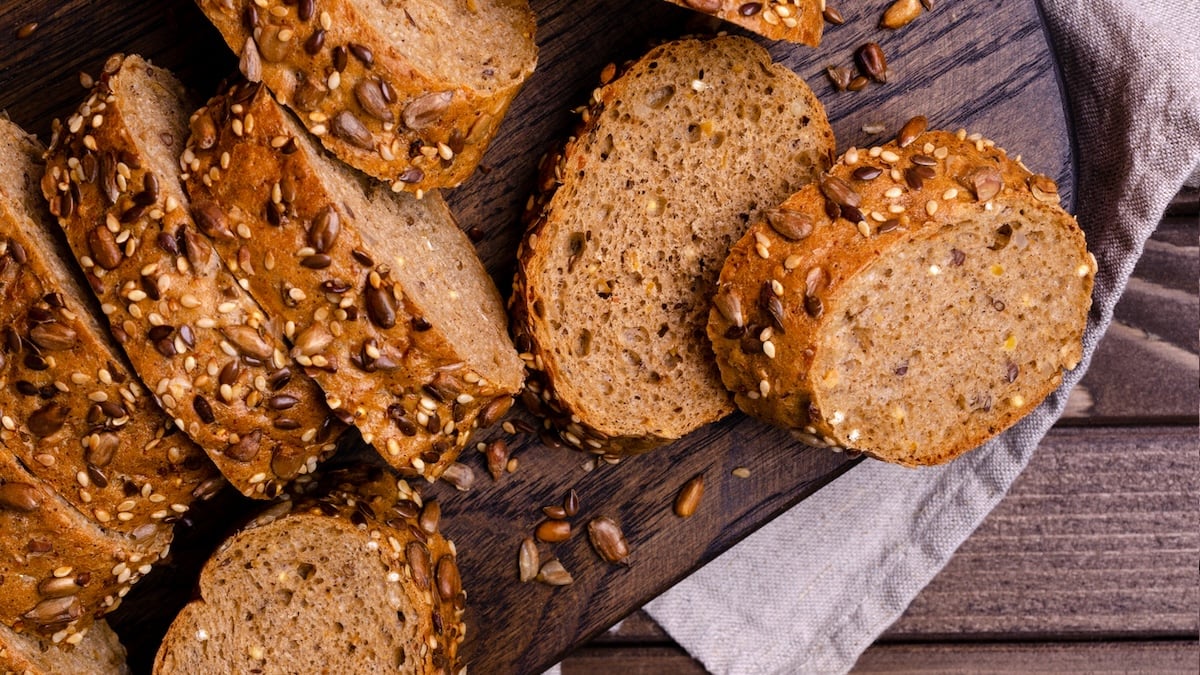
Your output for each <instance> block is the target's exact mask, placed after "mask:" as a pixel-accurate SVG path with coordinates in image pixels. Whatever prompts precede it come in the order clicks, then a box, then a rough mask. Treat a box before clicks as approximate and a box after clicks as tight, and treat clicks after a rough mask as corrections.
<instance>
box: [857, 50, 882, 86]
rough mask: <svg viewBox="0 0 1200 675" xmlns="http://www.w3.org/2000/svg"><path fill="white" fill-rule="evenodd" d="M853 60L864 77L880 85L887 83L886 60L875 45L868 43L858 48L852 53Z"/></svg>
mask: <svg viewBox="0 0 1200 675" xmlns="http://www.w3.org/2000/svg"><path fill="white" fill-rule="evenodd" d="M854 59H855V61H857V62H858V67H859V68H861V69H862V72H863V74H864V75H866V76H867V77H870V78H871V79H872V80H875V81H876V82H879V83H880V84H883V83H886V82H887V58H886V57H885V56H884V55H883V49H881V48H880V47H879V45H878V44H877V43H874V42H868V43H866V44H864V45H863V46H861V47H859V48H858V49H857V50H856V51H855V52H854Z"/></svg>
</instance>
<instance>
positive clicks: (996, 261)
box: [708, 118, 1096, 465]
mask: <svg viewBox="0 0 1200 675" xmlns="http://www.w3.org/2000/svg"><path fill="white" fill-rule="evenodd" d="M923 129H924V122H923V118H919V119H916V120H914V121H913V122H910V123H909V124H908V125H905V130H904V131H902V132H901V135H900V137H898V139H897V141H896V142H892V143H888V144H886V145H883V146H879V147H873V148H870V149H869V150H865V149H864V150H859V149H850V150H848V151H847V152H846V153H845V155H843V157H842V158H841V160H840V161H839V162H838V163H837V165H836V166H835V167H834V168H833V169H831V170H830V171H829V173H828V174H827V175H826V176H823V177H822V178H821V180H820V181H819V183H817V184H813V185H809V186H807V187H805V188H803V189H801V190H800V191H799V192H798V193H796V194H795V195H793V196H791V197H790V198H788V199H787V201H785V202H783V204H782V205H781V206H780V207H779V208H778V209H775V210H773V211H770V212H768V213H767V215H766V218H765V219H764V220H763V221H761V222H758V223H756V224H755V225H754V226H752V227H751V228H750V231H749V232H748V233H747V234H746V236H745V237H743V238H742V240H741V241H739V242H738V243H737V245H736V246H734V248H733V250H732V251H731V252H730V254H729V259H728V260H727V261H726V263H725V267H724V269H722V271H721V280H720V287H719V291H718V293H717V295H716V297H715V302H714V305H715V307H714V309H713V310H712V312H711V315H710V320H709V324H708V335H709V337H710V338H711V339H712V343H713V347H714V350H715V351H716V354H717V358H718V361H719V363H720V366H721V374H722V377H723V379H724V382H725V384H726V386H728V387H729V388H730V390H732V391H733V392H734V394H735V398H736V401H737V404H738V406H739V407H741V408H742V409H743V410H745V411H746V412H748V413H750V414H752V415H754V416H756V417H759V418H762V419H764V420H767V421H769V422H772V423H774V424H777V425H780V426H783V427H786V428H788V429H792V430H794V431H795V433H796V435H797V436H798V437H799V438H801V439H802V440H804V441H805V442H806V443H809V444H811V445H817V446H834V447H841V448H851V449H854V450H858V451H862V452H865V453H868V454H870V455H872V456H874V457H877V458H879V459H882V460H885V461H889V462H895V463H898V464H906V465H919V464H936V463H940V462H945V461H948V460H950V459H952V458H954V457H956V456H958V455H959V454H961V453H963V452H965V451H966V450H969V449H971V448H974V447H976V446H978V445H979V444H980V443H982V442H983V441H985V440H987V439H988V438H991V437H992V436H994V435H996V434H998V433H1000V432H1001V431H1003V430H1004V429H1006V428H1008V427H1009V426H1011V425H1012V424H1013V423H1015V422H1016V421H1017V420H1018V419H1019V418H1020V417H1021V416H1023V415H1025V414H1026V413H1028V412H1029V411H1030V410H1032V409H1033V408H1034V407H1035V406H1037V405H1038V404H1039V403H1040V402H1041V401H1042V399H1043V398H1045V397H1046V395H1047V394H1049V393H1050V391H1052V390H1053V389H1054V388H1055V387H1057V386H1058V385H1059V384H1060V383H1061V382H1062V371H1063V369H1064V368H1066V369H1068V370H1069V369H1072V368H1074V367H1075V366H1076V364H1078V363H1079V360H1080V358H1081V354H1082V347H1081V335H1082V331H1083V328H1084V325H1085V322H1086V318H1087V313H1088V309H1089V307H1090V304H1091V300H1090V298H1091V291H1092V280H1093V277H1094V275H1095V272H1096V262H1095V258H1093V257H1092V256H1091V255H1090V254H1089V253H1088V251H1087V248H1086V247H1085V244H1084V236H1083V232H1082V231H1081V230H1080V229H1079V226H1078V225H1077V224H1076V222H1075V219H1074V218H1072V217H1071V216H1070V215H1069V214H1068V213H1067V212H1066V211H1064V210H1063V209H1062V207H1061V206H1060V204H1059V196H1058V189H1057V187H1056V186H1055V184H1054V181H1052V180H1051V179H1049V178H1047V177H1046V176H1040V175H1035V174H1032V173H1030V172H1029V171H1028V170H1027V169H1026V168H1025V167H1024V165H1022V164H1021V163H1020V162H1019V161H1015V160H1012V159H1009V158H1008V157H1007V156H1006V155H1005V153H1004V151H1002V150H1001V149H999V148H997V147H995V144H994V143H992V142H991V141H988V140H985V139H983V138H981V137H979V136H978V135H971V136H967V135H966V133H965V132H963V131H959V132H958V133H957V134H955V133H946V132H928V133H919V132H920V131H922V130H923Z"/></svg>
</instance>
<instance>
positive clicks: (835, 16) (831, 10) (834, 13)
mask: <svg viewBox="0 0 1200 675" xmlns="http://www.w3.org/2000/svg"><path fill="white" fill-rule="evenodd" d="M821 16H822V17H824V19H825V21H826V22H827V23H830V24H832V25H834V26H840V25H842V24H844V23H846V17H844V16H842V13H841V12H839V11H838V10H837V8H836V7H832V6H830V5H829V4H828V3H827V4H826V5H825V11H824V12H821Z"/></svg>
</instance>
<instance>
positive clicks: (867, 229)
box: [856, 220, 871, 237]
mask: <svg viewBox="0 0 1200 675" xmlns="http://www.w3.org/2000/svg"><path fill="white" fill-rule="evenodd" d="M856 227H857V228H858V233H859V234H861V235H862V236H864V237H869V236H871V226H870V225H868V224H867V221H865V220H860V221H858V225H856Z"/></svg>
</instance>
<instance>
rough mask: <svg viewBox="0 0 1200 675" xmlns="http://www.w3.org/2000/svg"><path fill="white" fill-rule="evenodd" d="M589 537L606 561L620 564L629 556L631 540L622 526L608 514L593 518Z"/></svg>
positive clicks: (589, 525) (597, 551)
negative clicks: (622, 529) (622, 530)
mask: <svg viewBox="0 0 1200 675" xmlns="http://www.w3.org/2000/svg"><path fill="white" fill-rule="evenodd" d="M588 539H589V540H590V541H591V542H592V548H594V549H596V553H597V554H599V555H600V557H601V558H604V560H605V561H607V562H610V563H613V564H618V563H621V562H622V561H624V560H625V559H626V558H628V557H629V542H627V541H626V540H625V534H624V533H623V532H621V526H620V525H618V524H617V523H616V521H614V520H613V519H612V518H609V517H608V516H600V517H598V518H593V519H592V520H591V522H589V523H588Z"/></svg>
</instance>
